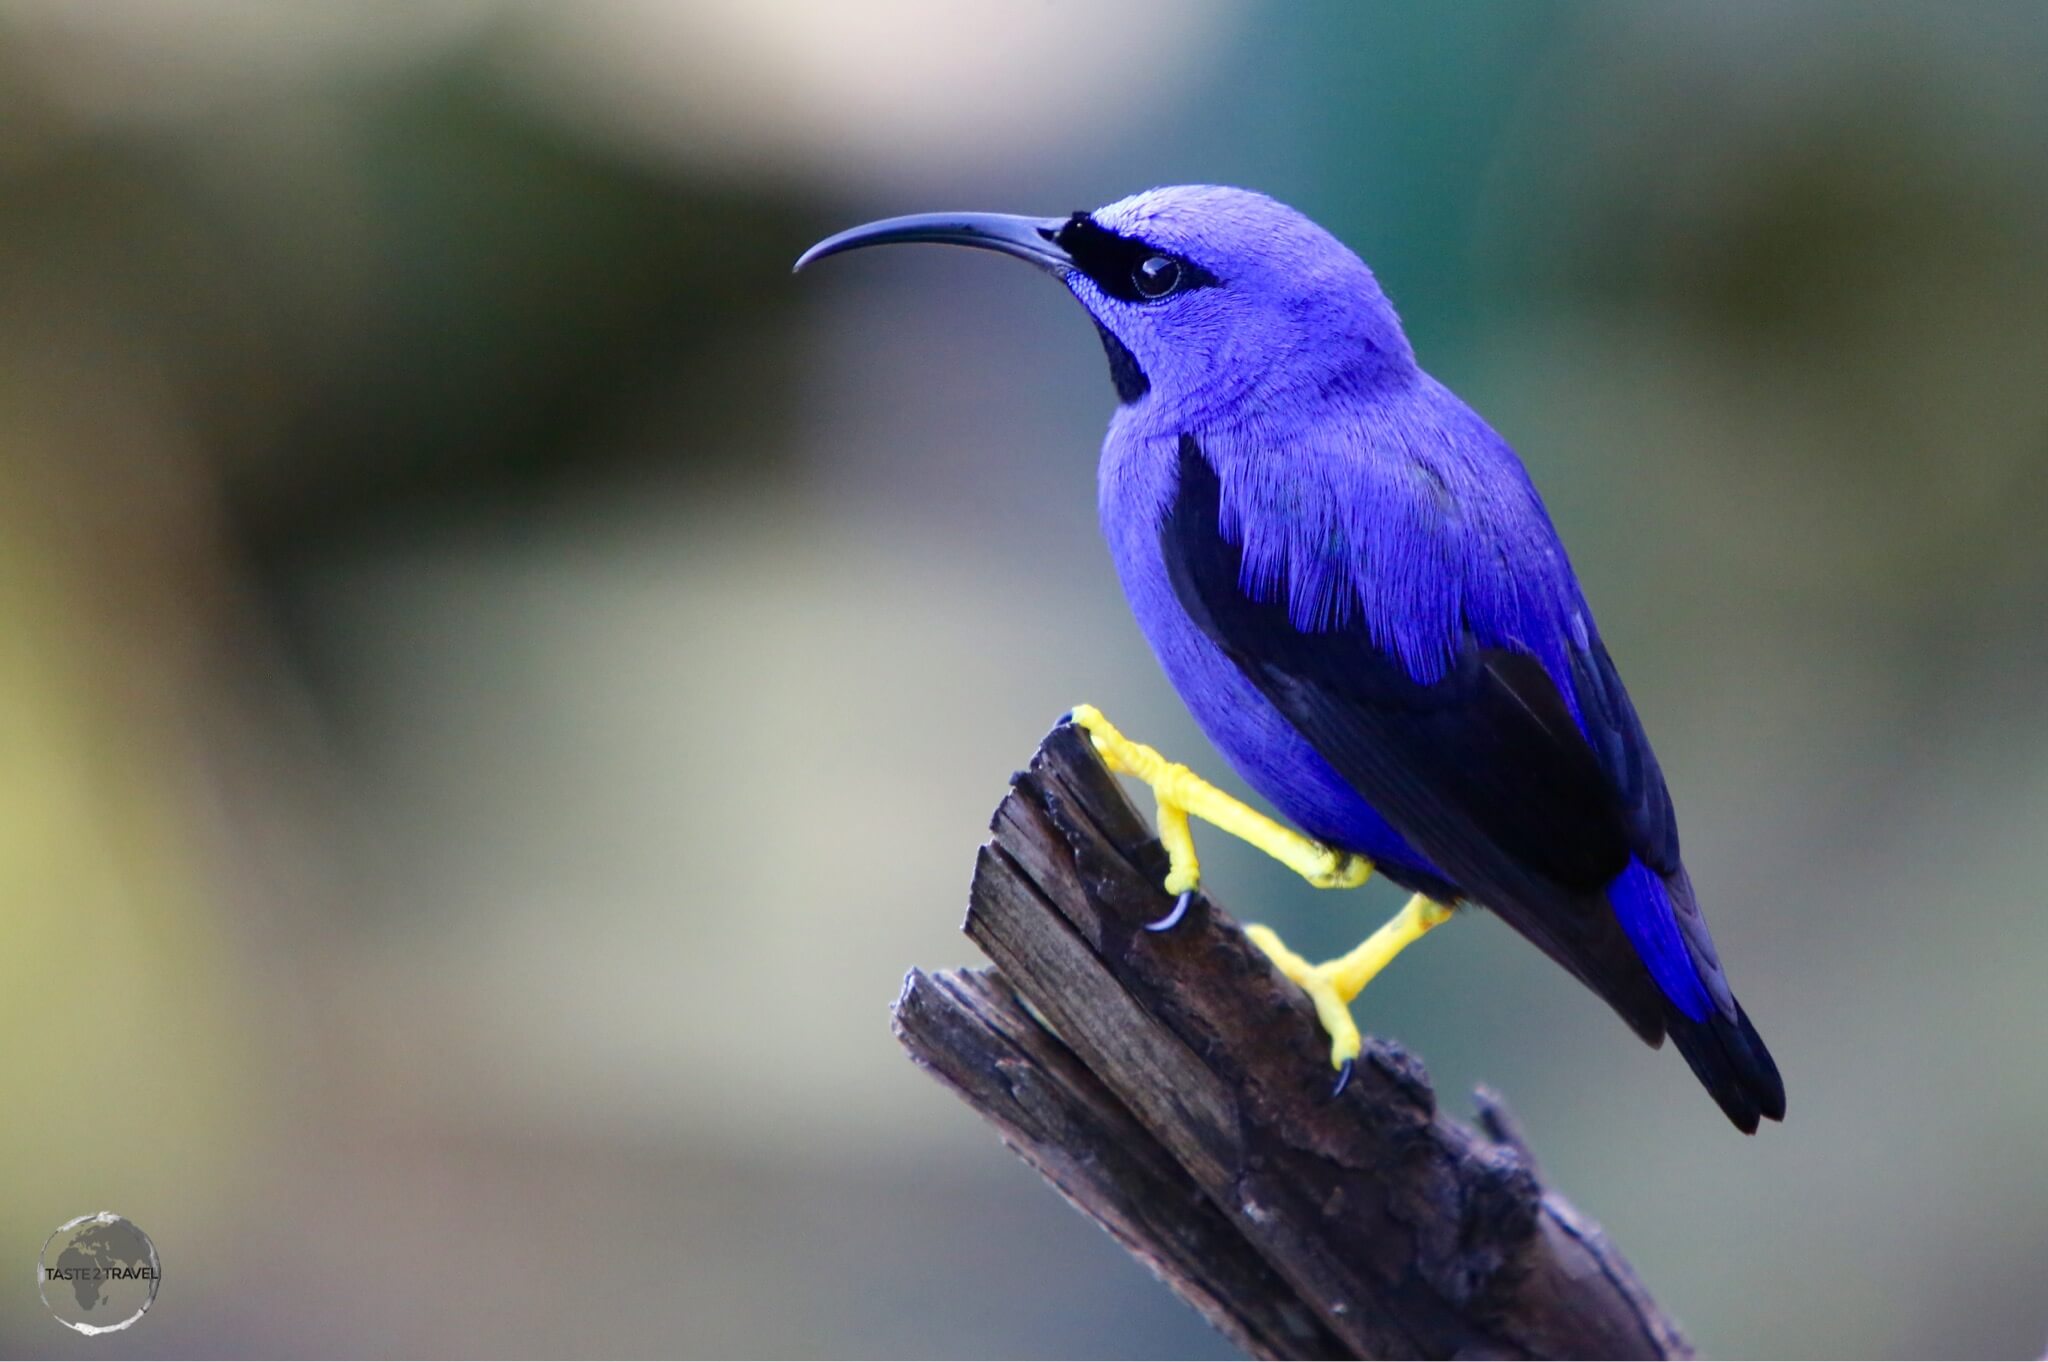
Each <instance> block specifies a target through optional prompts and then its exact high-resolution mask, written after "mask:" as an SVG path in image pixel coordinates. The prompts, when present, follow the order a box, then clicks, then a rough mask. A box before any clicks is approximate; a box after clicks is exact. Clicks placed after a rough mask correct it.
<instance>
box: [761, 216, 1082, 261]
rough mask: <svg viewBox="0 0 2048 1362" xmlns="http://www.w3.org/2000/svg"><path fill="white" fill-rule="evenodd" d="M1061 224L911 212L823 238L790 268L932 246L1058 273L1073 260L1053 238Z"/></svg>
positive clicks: (1047, 220)
mask: <svg viewBox="0 0 2048 1362" xmlns="http://www.w3.org/2000/svg"><path fill="white" fill-rule="evenodd" d="M1066 225H1067V219H1065V218H1027V217H1017V216H1014V215H1012V214H1009V213H912V214H911V215H910V216H909V217H901V218H883V219H882V220H881V221H880V222H870V223H868V224H867V225H866V226H863V227H854V228H850V229H848V230H847V231H844V232H840V233H839V234H838V235H836V236H828V237H826V238H825V239H824V240H823V241H821V242H819V243H818V244H817V245H815V246H813V247H811V248H810V249H809V250H808V251H805V252H804V253H803V254H802V255H801V256H799V257H798V258H797V262H796V265H795V269H796V270H800V269H802V268H803V267H804V266H806V265H808V264H810V263H811V262H812V261H814V260H823V259H824V258H825V257H826V256H828V255H838V254H840V253H841V252H842V251H853V250H859V249H860V248H861V247H863V246H887V245H891V244H893V243H895V242H900V241H936V242H942V243H944V244H945V245H948V246H973V247H977V248H979V249H981V250H984V251H997V252H1000V253H1001V254H1003V255H1014V256H1016V257H1017V258H1018V259H1019V260H1028V261H1030V262H1031V263H1032V264H1034V265H1036V266H1038V267H1039V268H1040V269H1042V270H1050V271H1051V272H1053V273H1055V274H1060V273H1064V272H1066V271H1067V270H1071V269H1073V268H1074V258H1073V257H1072V256H1070V255H1068V254H1067V252H1066V251H1065V250H1063V249H1062V248H1061V247H1060V245H1059V243H1058V241H1057V240H1056V239H1055V238H1057V237H1058V235H1059V231H1060V228H1062V227H1064V226H1066ZM794 272H795V271H794V270H792V273H794Z"/></svg>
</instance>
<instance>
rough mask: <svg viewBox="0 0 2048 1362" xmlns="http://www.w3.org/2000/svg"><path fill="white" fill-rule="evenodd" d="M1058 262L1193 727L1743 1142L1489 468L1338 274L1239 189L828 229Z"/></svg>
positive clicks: (1544, 547) (1318, 246) (1683, 904)
mask: <svg viewBox="0 0 2048 1362" xmlns="http://www.w3.org/2000/svg"><path fill="white" fill-rule="evenodd" d="M913 239H915V240H934V239H936V240H951V241H958V242H960V243H961V244H968V245H984V246H986V245H994V246H995V248H996V249H999V250H1004V251H1006V252H1008V253H1010V254H1015V255H1022V256H1025V257H1027V258H1030V259H1032V260H1034V261H1035V262H1036V263H1039V264H1040V265H1042V266H1044V267H1045V268H1048V269H1050V270H1052V271H1053V272H1055V273H1057V274H1059V275H1060V276H1061V277H1062V278H1063V279H1064V281H1065V282H1066V284H1067V286H1068V287H1069V288H1070V289H1071V290H1072V292H1073V293H1074V295H1075V297H1076V298H1078V299H1079V300H1080V302H1081V303H1082V305H1083V306H1084V307H1085V308H1087V310H1088V312H1089V313H1090V315H1091V316H1092V317H1093V318H1094V320H1095V323H1096V326H1097V328H1098V330H1099V331H1100V333H1101V335H1102V339H1103V344H1104V347H1105V349H1106V350H1107V352H1108V354H1109V358H1110V366H1111V372H1112V375H1113V377H1114V379H1115V381H1116V386H1117V391H1118V395H1119V396H1120V397H1121V398H1122V399H1123V402H1122V405H1121V406H1120V407H1119V408H1118V410H1117V413H1116V415H1115V417H1114V418H1113V419H1112V421H1111V423H1110V428H1109V434H1108V438H1107V439H1106V441H1105V442H1104V445H1103V451H1102V467H1101V516H1102V528H1103V532H1104V534H1105V536H1106V537H1107V539H1108V541H1109V546H1110V550H1111V553H1112V554H1113V556H1114V558H1115V561H1116V565H1117V570H1118V572H1119V574H1120V575H1121V577H1122V580H1123V585H1124V589H1125V591H1126V592H1127V594H1128V595H1129V597H1130V601H1131V606H1132V609H1133V611H1134V612H1135V613H1136V616H1137V619H1138V623H1139V626H1140V627H1141V628H1142V629H1143V631H1144V633H1145V637H1146V638H1147V639H1148V640H1149V641H1150V643H1151V645H1152V648H1153V650H1154V652H1155V653H1156V654H1157V655H1158V657H1159V660H1160V662H1161V664H1162V665H1163V666H1164V667H1165V669H1166V672H1167V675H1168V676H1169V677H1170V678H1171V680H1172V681H1173V684H1174V686H1175V688H1176V689H1177V690H1178V691H1179V692H1180V694H1181V696H1182V698H1183V699H1184V700H1185V701H1186V703H1187V705H1188V707H1189V709H1190V710H1191V711H1192V712H1193V713H1194V715H1195V718H1196V719H1197V720H1198V721H1199V723H1200V724H1201V726H1202V729H1203V731H1204V732H1205V733H1206V734H1207V735H1208V736H1209V738H1210V739H1211V741H1213V742H1214V743H1215V744H1216V746H1217V748H1218V749H1219V750H1221V751H1222V752H1223V754H1224V755H1225V757H1227V758H1228V759H1229V761H1230V763H1231V765H1232V766H1233V767H1235V768H1236V770H1237V771H1238V773H1239V774H1240V775H1241V776H1243V778H1244V779H1245V780H1246V781H1247V782H1249V783H1250V784H1251V785H1252V786H1253V787H1254V788H1256V789H1258V790H1259V791H1260V792H1261V793H1262V794H1264V795H1265V796H1266V797H1267V798H1268V799H1270V800H1271V801H1272V802H1273V803H1274V804H1275V805H1276V806H1277V807H1278V808H1279V809H1280V810H1281V812H1282V813H1283V814H1284V815H1285V816H1286V817H1287V818H1288V819H1290V820H1291V821H1293V822H1294V823H1296V824H1297V825H1299V826H1300V827H1301V828H1302V829H1303V830H1304V831H1306V832H1308V833H1309V834H1310V835H1311V836H1313V837H1315V838H1317V839H1319V840H1321V841H1324V842H1326V843H1328V844H1330V845H1332V846H1334V847H1337V848H1339V849H1342V850H1345V851H1352V852H1357V853H1360V854H1363V855H1364V856H1366V857H1368V858H1369V859H1371V860H1372V861H1373V862H1374V863H1375V864H1376V865H1377V866H1378V867H1379V869H1380V870H1381V871H1382V873H1384V874H1386V875H1387V876H1388V877H1389V878H1391V879H1393V880H1395V881H1397V882H1399V883H1401V884H1404V885H1407V886H1409V887H1411V888H1413V889H1416V890H1419V891H1421V892H1423V893H1426V894H1428V895H1429V896H1430V897H1432V898H1435V899H1437V900H1438V901H1439V902H1442V903H1447V904H1448V903H1453V902H1456V901H1459V900H1469V901H1472V902H1475V903H1478V904H1481V905H1484V906H1485V907H1487V908H1490V909H1492V910H1493V911H1494V912H1496V913H1498V914H1499V915H1500V916H1501V917H1503V918H1505V919H1506V920H1507V921H1508V922H1509V923H1511V924H1512V925H1513V926H1514V927H1515V928H1516V929H1517V930H1519V931H1520V932H1522V933H1523V934H1524V935H1525V936H1527V937H1528V938H1529V939H1530V940H1532V941H1533V942H1535V943H1536V944H1537V945H1538V946H1539V947H1541V948H1542V949H1543V950H1544V951H1546V952H1547V953H1548V954H1550V955H1551V956H1552V957H1553V958H1554V959H1556V960H1557V961H1558V962H1559V963H1560V964H1562V965H1563V966H1564V967H1565V968H1566V969H1568V970H1570V971H1571V972H1572V973H1573V974H1574V975H1576V976H1577V977H1578V978H1580V979H1581V980H1583V981H1584V982H1585V983H1586V984H1587V985H1588V986H1589V987H1591V988H1592V989H1593V990H1594V991H1595V992H1596V993H1598V994H1599V995H1600V996H1601V997H1602V998H1604V999H1605V1000H1606V1001H1607V1002H1608V1003H1609V1004H1610V1005H1611V1006H1613V1007H1614V1009H1615V1010H1616V1011H1617V1012H1618V1013H1620V1015H1621V1016H1622V1017H1623V1018H1624V1019H1625V1020H1626V1021H1627V1022H1628V1023H1629V1025H1630V1026H1632V1027H1633V1028H1634V1029H1635V1030H1636V1031H1637V1033H1638V1034H1639V1035H1641V1036H1642V1037H1643V1039H1645V1040H1646V1041H1648V1042H1650V1043H1651V1044H1653V1045H1654V1044H1661V1043H1662V1040H1663V1038H1664V1036H1665V1035H1666V1034H1669V1035H1671V1036H1672V1037H1673V1039H1674V1040H1676V1042H1677V1044H1678V1047H1679V1049H1680V1050H1681V1051H1682V1052H1683V1054H1684V1055H1685V1057H1686V1059H1687V1060H1688V1062H1689V1063H1690V1064H1691V1066H1692V1068H1693V1071H1694V1072H1695V1073H1696V1074H1697V1075H1698V1076H1699V1078H1700V1080H1701V1081H1702V1083H1703V1084H1705V1086H1706V1087H1707V1089H1708V1091H1709V1092H1710V1093H1712V1094H1713V1096H1714V1098H1715V1099H1716V1100H1717V1101H1718V1102H1719V1103H1720V1105H1721V1107H1722V1109H1723V1110H1724V1111H1726V1112H1727V1114H1728V1116H1729V1118H1730V1119H1731V1120H1733V1121H1734V1122H1735V1123H1736V1124H1737V1125H1738V1126H1740V1127H1741V1128H1742V1129H1744V1130H1754V1129H1755V1128H1756V1126H1757V1124H1758V1121H1759V1119H1760V1117H1765V1116H1768V1117H1771V1118H1773V1119H1777V1118H1781V1117H1782V1116H1783V1114H1784V1103H1785V1098H1784V1087H1783V1084H1782V1082H1781V1081H1780V1079H1779V1076H1778V1072H1777V1069H1776V1066H1775V1065H1774V1063H1773V1062H1772V1060H1771V1057H1770V1055H1769V1052H1768V1051H1767V1050H1766V1049H1765V1048H1764V1045H1763V1042H1762V1041H1761V1040H1760V1039H1759V1038H1758V1036H1757V1034H1756V1031H1755V1029H1754V1028H1753V1027H1752V1026H1751V1025H1750V1023H1749V1019H1748V1018H1747V1016H1745V1015H1744V1014H1743V1012H1742V1009H1741V1007H1740V1006H1739V1005H1738V1004H1737V1003H1736V1001H1735V998H1734V995H1733V994H1732V993H1730V991H1729V989H1728V985H1727V982H1726V979H1725V977H1724V976H1723V973H1722V970H1721V966H1720V962H1719V960H1718V958H1717V957H1716V955H1715V951H1714V946H1713V942H1712V939H1711V938H1710V937H1709V936H1708V934H1707V928H1706V923H1705V921H1704V920H1703V919H1702V918H1701V916H1700V913H1699V909H1698V906H1697V903H1696V900H1695V898H1694V895H1693V892H1692V886H1691V882H1690V880H1689V879H1688V877H1687V875H1686V872H1685V868H1684V865H1683V863H1682V861H1681V859H1680V856H1679V845H1678V833H1677V826H1676V822H1675V820H1674V818H1673V814H1672V808H1671V801H1670V797H1669V795H1668V793H1667V792H1666V789H1665V784H1664V778H1663V775H1662V773H1661V771H1660V770H1659V769H1658V766H1657V762H1656V758H1655V756H1654V754H1653V753H1652V752H1651V750H1650V745H1649V741H1648V739H1647V738H1646V737H1645V736H1644V734H1643V731H1642V728H1641V725H1640V723H1639V722H1638V720H1637V718H1636V714H1635V710H1634V708H1633V706H1632V705H1631V704H1630V702H1629V699H1628V694H1627V692H1626V691H1625V690H1624V689H1623V687H1622V684H1621V680H1620V678H1619V676H1618V675H1616V673H1615V670H1614V667H1613V664H1612V662H1611V661H1610V660H1609V658H1608V655H1607V650H1606V648H1605V646H1604V644H1603V643H1602V642H1601V639H1600V635H1599V631H1598V630H1597V628H1596V627H1595V625H1594V622H1593V617H1592V613H1591V611H1590V610H1589V609H1588V608H1587V605H1586V601H1585V598H1584V596H1583V594H1582V593H1581V592H1580V589H1579V585H1578V582H1577V580H1576V578H1575V577H1574V575H1573V573H1572V569H1571V564H1570V562H1569V561H1568V560H1567V558H1566V556H1565V552H1564V549H1563V546H1562V545H1561V544H1560V543H1559V541H1558V538H1557V534H1556V531H1555V530H1554V529H1553V528H1552V526H1551V523H1550V518H1549V516H1548V514H1547V513H1546V512H1545V510H1544V507H1543V502H1542V499H1541V498H1540V497H1539V496H1538V495H1537V493H1536V490H1535V488H1534V487H1533V486H1532V485H1531V484H1530V481H1529V478H1528V475H1527V473H1526V472H1525V471H1524V469H1523V467H1522V465H1521V463H1520V461H1519V460H1518V459H1517V458H1516V457H1515V454H1514V451H1513V450H1512V449H1510V448H1509V447H1508V445H1507V443H1506V442H1505V441H1504V440H1502V439H1501V438H1500V436H1499V435H1497V434H1496V433H1495V432H1494V431H1493V430H1492V428H1491V427H1489V426H1488V425H1487V424H1486V422H1485V421H1483V420H1482V419H1480V417H1479V416H1478V415H1477V414H1476V413H1474V412H1473V411H1472V410H1471V409H1470V408H1469V407H1467V406H1466V405H1465V404H1464V403H1463V402H1462V401H1460V400H1459V399H1458V398H1457V397H1456V396H1455V395H1454V394H1452V393H1451V392H1450V391H1449V390H1448V389H1446V388H1445V387H1444V386H1443V385H1442V384H1440V383H1438V382H1436V380H1434V379H1432V378H1431V377H1430V376H1429V375H1427V374H1426V373H1424V372H1422V370H1421V369H1420V368H1418V367H1417V365H1416V363H1415V357H1414V354H1413V351H1412V350H1411V349H1410V347H1409V345H1408V341H1407V338H1406V337H1405V336H1404V335H1403V333H1402V330H1401V325H1400V322H1399V319H1398V318H1397V317H1396V315H1395V313H1394V310H1393V308H1392V306H1391V305H1390V304H1389V303H1388V302H1387V300H1386V297H1385V296H1384V294H1382V293H1381V291H1380V288H1379V285H1378V283H1377V282H1376V281H1375V280H1374V278H1373V276H1372V273H1371V271H1370V270H1368V269H1367V268H1366V266H1365V265H1364V263H1363V262H1362V261H1360V260H1359V258H1358V257H1357V256H1356V255H1354V254H1353V253H1352V252H1351V251H1350V250H1349V249H1347V248H1346V247H1345V246H1344V245H1343V244H1342V243H1340V242H1338V241H1337V240H1336V239H1335V238H1334V237H1332V236H1331V235H1330V234H1329V233H1327V232H1325V231H1324V230H1323V229H1322V228H1320V227H1318V226H1316V225H1315V224H1314V223H1312V222H1310V221H1308V220H1307V219H1306V218H1304V217H1302V216H1301V215H1300V214H1298V213H1296V212H1294V211H1293V210H1291V209H1289V208H1287V207H1285V206H1283V205H1281V204H1279V203H1276V202H1274V201H1273V200H1272V199H1269V198H1266V197H1265V196H1263V195H1260V194H1254V193H1250V192H1248V191H1245V190H1241V189H1227V188H1220V187H1214V186H1181V187H1176V188H1168V189H1157V190H1152V191H1150V192H1148V193H1144V194H1139V195H1136V196H1134V197H1132V198H1128V199H1124V200H1122V201H1120V202H1117V203H1113V204H1110V205H1108V206H1107V207H1105V208H1101V209H1098V210H1096V211H1095V212H1094V213H1091V214H1080V213H1077V214H1075V215H1073V216H1072V217H1071V218H1069V219H1066V220H1064V221H1061V220H1050V221H1034V220H1030V219H1001V218H993V217H982V216H978V215H954V216H952V217H941V216H939V215H932V216H928V217H923V218H915V219H897V220H893V221H892V222H890V223H884V224H876V225H875V226H873V227H870V228H864V229H858V231H857V232H855V233H847V234H843V236H842V237H840V238H834V239H833V240H832V241H828V242H826V243H824V244H822V245H821V246H820V247H818V248H816V249H815V250H814V251H813V253H812V256H811V257H806V258H807V259H808V258H813V257H815V256H816V255H820V254H829V253H831V252H832V251H836V250H840V249H845V248H847V247H848V246H850V245H861V244H867V243H868V242H871V241H880V240H913Z"/></svg>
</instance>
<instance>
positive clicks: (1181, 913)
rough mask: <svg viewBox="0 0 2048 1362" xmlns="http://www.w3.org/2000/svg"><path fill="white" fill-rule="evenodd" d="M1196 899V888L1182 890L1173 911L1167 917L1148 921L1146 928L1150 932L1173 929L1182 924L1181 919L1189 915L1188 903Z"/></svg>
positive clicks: (1174, 903)
mask: <svg viewBox="0 0 2048 1362" xmlns="http://www.w3.org/2000/svg"><path fill="white" fill-rule="evenodd" d="M1194 901H1195V891H1194V890H1192V889H1185V890H1182V891H1181V896H1180V897H1179V898H1177V899H1175V900H1174V901H1173V911H1172V912H1170V913H1168V914H1167V915H1166V916H1165V917H1163V918H1160V919H1159V921H1157V922H1148V923H1146V924H1145V930H1146V931H1148V932H1170V931H1172V930H1173V929H1174V928H1175V927H1178V926H1180V920H1181V919H1182V918H1184V917H1186V916H1187V915H1188V905H1189V904H1190V903H1193V902H1194Z"/></svg>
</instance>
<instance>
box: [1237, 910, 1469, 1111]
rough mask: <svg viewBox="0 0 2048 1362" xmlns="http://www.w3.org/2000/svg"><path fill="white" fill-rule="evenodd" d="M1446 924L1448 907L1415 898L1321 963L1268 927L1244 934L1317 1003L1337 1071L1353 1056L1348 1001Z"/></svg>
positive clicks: (1352, 1025)
mask: <svg viewBox="0 0 2048 1362" xmlns="http://www.w3.org/2000/svg"><path fill="white" fill-rule="evenodd" d="M1450 920H1451V910H1450V909H1448V908H1446V907H1444V906H1443V905H1442V904H1441V903H1438V902H1436V900H1434V899H1432V898H1430V897H1429V896H1428V895H1426V894H1417V895H1416V896H1415V897H1414V898H1412V899H1409V900H1408V906H1407V907H1405V908H1403V909H1402V910H1401V911H1400V912H1398V913H1396V914H1394V916H1393V917H1392V918H1391V919H1390V920H1389V921H1388V922H1387V924H1386V925H1385V926H1383V927H1381V928H1380V929H1379V930H1378V931H1376V932H1374V933H1373V934H1372V935H1371V936H1369V937H1367V938H1366V939H1365V940H1364V941H1362V942H1360V943H1359V944H1358V945H1357V946H1355V947H1353V948H1352V949H1351V950H1350V951H1349V952H1347V953H1346V954H1344V955H1340V956H1338V957H1337V958H1336V959H1335V960H1327V961H1324V962H1323V963H1322V964H1320V965H1311V964H1310V963H1309V962H1308V961H1306V960H1304V959H1302V958H1301V957H1300V956H1298V955H1296V954H1295V953H1294V952H1293V951H1291V950H1289V949H1288V948H1287V947H1286V946H1285V945H1284V944H1283V943H1282V942H1281V940H1280V938H1279V937H1278V936H1277V935H1275V933H1274V931H1273V929H1272V928H1271V927H1261V926H1256V925H1254V926H1249V927H1246V928H1245V929H1244V934H1245V935H1246V936H1248V937H1250V938H1251V939H1252V944H1254V945H1256V946H1257V947H1258V948H1259V949H1260V950H1262V951H1264V952H1265V953H1266V954H1267V955H1268V956H1270V957H1271V958H1272V961H1273V963H1274V964H1275V965H1278V966H1279V967H1280V972H1281V973H1282V974H1284V975H1286V976H1287V977H1288V978H1289V979H1292V980H1293V981H1294V982H1295V983H1296V984H1298V985H1300V986H1301V991H1302V992H1304V993H1306V994H1308V996H1309V1000H1310V1001H1311V1002H1313V1003H1314V1004H1315V1005H1316V1016H1318V1017H1319V1018H1321V1019H1322V1023H1323V1030H1325V1031H1327V1032H1328V1033H1329V1035H1330V1067H1331V1068H1333V1069H1342V1068H1343V1067H1344V1066H1345V1065H1346V1064H1349V1063H1350V1062H1351V1061H1352V1060H1354V1059H1356V1058H1358V1024H1357V1023H1356V1022H1354V1021H1352V1020H1351V1000H1352V999H1353V998H1356V997H1357V996H1358V995H1359V993H1360V992H1361V991H1362V990H1363V989H1364V988H1365V986H1366V985H1367V984H1369V983H1371V982H1372V981H1373V976H1374V975H1377V974H1378V973H1379V972H1380V971H1381V970H1383V969H1385V968H1386V967H1387V966H1388V964H1390V963H1391V962H1392V961H1393V959H1394V957H1395V956H1397V955H1399V954H1400V953H1401V952H1402V951H1404V950H1406V949H1407V948H1408V947H1409V946H1412V945H1414V944H1415V943H1416V942H1417V941H1420V940H1421V939H1422V938H1423V937H1424V936H1425V935H1427V934H1428V933H1429V932H1430V930H1431V929H1433V928H1436V927H1440V926H1442V925H1443V924H1444V923H1446V922H1449V921H1450ZM1340 1086H1341V1085H1340Z"/></svg>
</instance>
